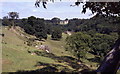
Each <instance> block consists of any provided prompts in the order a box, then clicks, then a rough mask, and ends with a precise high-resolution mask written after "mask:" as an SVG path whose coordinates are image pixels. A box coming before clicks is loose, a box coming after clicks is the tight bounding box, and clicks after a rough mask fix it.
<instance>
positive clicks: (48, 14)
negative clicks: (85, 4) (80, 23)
mask: <svg viewBox="0 0 120 74" xmlns="http://www.w3.org/2000/svg"><path fill="white" fill-rule="evenodd" d="M35 1H36V0H2V1H0V7H1V8H0V10H1V11H0V13H1V14H0V18H2V17H3V16H7V15H8V14H7V13H8V12H18V13H19V17H20V18H27V17H29V16H36V17H39V18H45V19H51V18H53V17H58V18H60V19H66V18H68V19H72V18H81V19H83V18H85V19H86V18H90V17H92V16H93V15H91V11H87V13H86V14H82V13H81V10H82V6H78V7H77V6H76V7H70V5H71V4H74V2H73V1H67V0H66V1H63V2H59V1H57V2H55V3H52V2H49V3H48V4H47V9H44V8H43V7H42V5H41V7H40V8H36V7H35V5H34V3H35Z"/></svg>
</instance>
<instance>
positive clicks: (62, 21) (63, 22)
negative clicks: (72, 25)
mask: <svg viewBox="0 0 120 74" xmlns="http://www.w3.org/2000/svg"><path fill="white" fill-rule="evenodd" d="M68 22H69V20H60V24H61V25H66V24H68Z"/></svg>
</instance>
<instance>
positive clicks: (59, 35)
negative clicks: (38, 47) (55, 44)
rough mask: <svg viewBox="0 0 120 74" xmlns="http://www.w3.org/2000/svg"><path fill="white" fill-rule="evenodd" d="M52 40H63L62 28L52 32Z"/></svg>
mask: <svg viewBox="0 0 120 74" xmlns="http://www.w3.org/2000/svg"><path fill="white" fill-rule="evenodd" d="M51 38H52V39H53V40H60V39H61V38H62V31H61V29H60V28H58V27H56V28H54V29H53V30H52V35H51Z"/></svg>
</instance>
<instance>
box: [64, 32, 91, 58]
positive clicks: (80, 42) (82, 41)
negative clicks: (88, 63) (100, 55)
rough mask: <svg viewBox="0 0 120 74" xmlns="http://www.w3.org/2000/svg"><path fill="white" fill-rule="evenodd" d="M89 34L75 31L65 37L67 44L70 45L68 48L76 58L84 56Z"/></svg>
mask: <svg viewBox="0 0 120 74" xmlns="http://www.w3.org/2000/svg"><path fill="white" fill-rule="evenodd" d="M90 39H91V36H89V35H87V34H84V33H82V32H78V33H75V34H73V35H71V36H68V37H67V38H66V42H67V45H68V46H69V47H70V49H69V50H71V51H74V52H75V55H76V56H77V57H78V58H83V57H84V58H85V53H86V52H88V51H89V49H90V48H89V45H90V43H91V42H90V41H91V40H90Z"/></svg>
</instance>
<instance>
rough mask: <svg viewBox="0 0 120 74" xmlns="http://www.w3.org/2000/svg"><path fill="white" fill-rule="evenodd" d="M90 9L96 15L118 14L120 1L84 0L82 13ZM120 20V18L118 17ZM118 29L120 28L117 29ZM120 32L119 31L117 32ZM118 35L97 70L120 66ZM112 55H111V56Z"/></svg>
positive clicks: (115, 68)
mask: <svg viewBox="0 0 120 74" xmlns="http://www.w3.org/2000/svg"><path fill="white" fill-rule="evenodd" d="M41 1H42V0H37V1H36V3H35V5H36V6H38V7H39V3H40V2H41ZM52 1H54V0H52ZM42 3H43V6H44V8H46V6H45V5H46V2H44V1H43V2H42ZM80 3H83V2H79V0H78V1H77V2H75V5H77V6H78V5H80ZM88 8H89V9H90V10H91V11H92V13H93V14H94V13H96V14H97V15H104V16H110V15H112V16H116V15H117V16H120V2H109V1H106V2H86V3H84V4H83V11H82V12H83V13H86V9H88ZM119 20H120V19H119ZM119 31H120V30H119ZM118 34H120V32H118ZM119 47H120V37H119V38H118V40H117V41H116V43H115V45H114V46H113V49H112V50H111V51H110V52H109V54H107V56H106V57H105V59H104V60H103V63H102V64H101V65H100V67H99V68H98V70H97V72H106V71H107V72H113V73H116V72H117V70H118V68H119V66H120V63H119V62H120V48H119ZM111 55H112V56H111Z"/></svg>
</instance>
